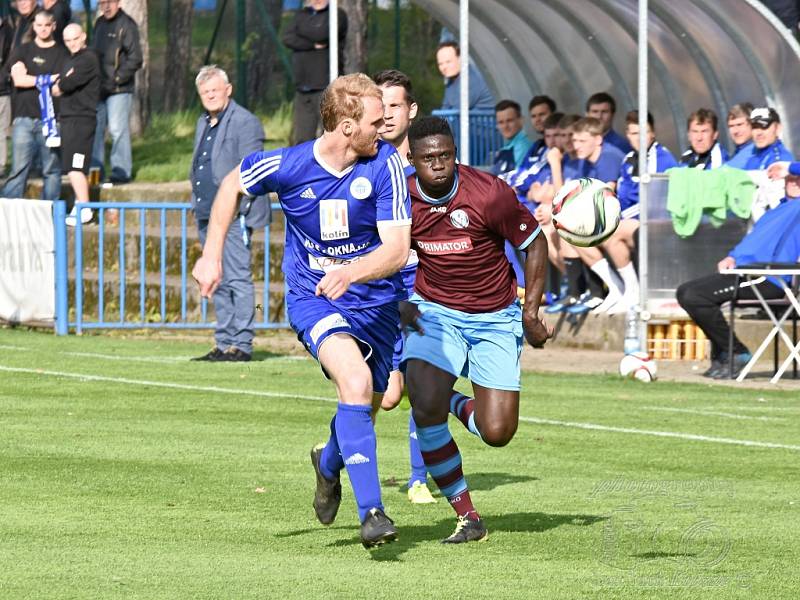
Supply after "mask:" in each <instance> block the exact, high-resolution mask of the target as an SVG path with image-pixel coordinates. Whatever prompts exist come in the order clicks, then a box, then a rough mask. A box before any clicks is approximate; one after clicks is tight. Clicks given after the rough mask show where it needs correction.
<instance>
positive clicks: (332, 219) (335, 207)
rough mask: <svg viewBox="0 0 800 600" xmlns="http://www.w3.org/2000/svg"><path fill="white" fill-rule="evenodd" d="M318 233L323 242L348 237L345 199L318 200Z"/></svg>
mask: <svg viewBox="0 0 800 600" xmlns="http://www.w3.org/2000/svg"><path fill="white" fill-rule="evenodd" d="M319 235H320V239H321V240H322V241H323V242H328V241H331V240H341V239H344V238H348V237H350V221H349V217H348V214H347V200H320V201H319Z"/></svg>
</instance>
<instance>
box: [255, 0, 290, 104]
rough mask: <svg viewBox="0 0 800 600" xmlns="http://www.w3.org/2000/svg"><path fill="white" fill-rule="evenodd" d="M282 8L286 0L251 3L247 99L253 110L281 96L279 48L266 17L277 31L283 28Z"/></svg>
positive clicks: (257, 0)
mask: <svg viewBox="0 0 800 600" xmlns="http://www.w3.org/2000/svg"><path fill="white" fill-rule="evenodd" d="M257 4H261V6H262V7H263V9H264V10H262V9H261V8H260V7H259V6H257ZM282 5H283V2H282V0H248V1H247V21H248V30H247V41H248V43H247V50H246V59H247V99H248V102H249V104H250V108H251V109H253V108H255V107H257V106H263V105H265V104H267V101H268V100H269V99H270V97H275V96H276V93H280V89H279V85H280V79H279V78H278V77H276V72H278V71H279V70H280V68H281V67H280V57H279V55H278V47H277V46H276V44H275V39H274V38H273V37H272V36H271V35H270V33H269V31H268V28H267V25H266V23H264V17H265V16H266V17H267V18H268V19H269V22H270V23H271V25H272V28H273V30H274V31H276V32H277V31H278V30H279V29H280V26H281V13H282Z"/></svg>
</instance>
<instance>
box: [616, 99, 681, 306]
mask: <svg viewBox="0 0 800 600" xmlns="http://www.w3.org/2000/svg"><path fill="white" fill-rule="evenodd" d="M625 135H627V137H628V141H629V142H630V143H631V146H632V147H633V148H634V149H633V150H631V151H630V152H629V153H628V154H627V155H626V156H625V160H623V161H622V167H620V172H619V179H618V180H617V198H618V199H619V205H620V217H621V220H620V223H619V227H617V230H616V231H615V232H614V234H613V235H612V236H611V237H610V238H609V239H608V240H606V241H605V242H603V245H602V247H603V249H604V250H605V251H606V252H607V253H608V256H609V258H610V259H611V262H612V263H614V266H615V267H616V269H617V273H619V276H620V278H621V279H622V283H623V292H622V299H621V300H620V308H627V307H632V306H636V305H638V304H639V278H638V277H637V275H636V269H635V268H634V266H633V260H632V259H633V254H634V252H635V251H636V245H635V236H636V232H637V231H638V230H639V111H638V110H632V111H630V112H629V113H628V114H627V115H625ZM677 166H678V161H677V160H675V157H674V156H673V155H672V153H671V152H670V151H669V150H668V149H667V148H666V147H665V146H662V145H661V144H659V143H658V142H657V141H656V133H655V122H654V121H653V115H651V114H650V113H647V172H648V173H651V174H652V173H663V172H664V171H666V170H667V169H671V168H673V167H677Z"/></svg>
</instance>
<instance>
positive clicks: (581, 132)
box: [565, 117, 627, 314]
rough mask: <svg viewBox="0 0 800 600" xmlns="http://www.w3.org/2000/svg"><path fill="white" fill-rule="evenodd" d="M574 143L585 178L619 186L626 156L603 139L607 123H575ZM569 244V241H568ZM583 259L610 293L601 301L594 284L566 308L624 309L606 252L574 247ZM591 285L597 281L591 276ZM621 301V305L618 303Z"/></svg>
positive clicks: (574, 311)
mask: <svg viewBox="0 0 800 600" xmlns="http://www.w3.org/2000/svg"><path fill="white" fill-rule="evenodd" d="M572 131H573V133H572V144H573V146H574V147H575V154H576V155H577V157H578V158H580V159H583V174H582V175H583V177H591V178H593V179H599V180H600V181H603V182H605V183H606V184H608V186H609V187H610V188H611V189H612V190H614V189H616V187H617V178H618V177H619V170H620V167H621V166H622V160H623V159H624V158H625V156H624V155H623V154H622V151H621V150H620V149H619V148H617V147H616V146H612V145H611V144H609V143H607V142H605V141H604V140H603V125H602V123H601V122H600V121H599V120H598V119H594V118H592V117H585V118H583V119H581V120H580V121H577V122H576V123H575V124H574V125H573V126H572ZM565 245H566V244H565ZM573 248H574V249H575V250H576V251H577V253H578V255H579V256H580V257H581V260H582V261H583V262H584V263H585V264H586V266H588V267H589V269H591V270H592V271H593V272H594V273H595V274H597V276H598V277H599V278H600V280H602V282H603V283H605V284H606V287H607V288H608V294H607V295H606V297H605V299H603V300H601V296H602V295H603V293H602V289H600V286H599V285H595V286H594V290H593V292H592V294H591V295H589V296H588V297H585V298H584V299H583V301H579V302H577V303H575V304H572V305H570V306H568V307H566V309H565V311H566V312H567V313H570V314H583V313H586V312H589V311H590V310H592V311H594V312H596V313H603V312H608V313H609V314H614V313H618V312H624V311H625V310H627V309H625V308H624V306H623V305H622V304H621V303H620V302H619V300H620V299H621V298H622V289H621V288H622V286H621V282H617V280H616V278H615V275H614V273H613V272H612V271H611V265H610V264H609V262H608V260H607V259H606V258H605V257H603V253H602V252H601V251H600V250H599V249H598V248H578V247H577V246H573ZM589 282H590V286H591V285H593V283H594V281H593V280H592V279H591V278H590V279H589ZM618 304H619V306H617V305H618Z"/></svg>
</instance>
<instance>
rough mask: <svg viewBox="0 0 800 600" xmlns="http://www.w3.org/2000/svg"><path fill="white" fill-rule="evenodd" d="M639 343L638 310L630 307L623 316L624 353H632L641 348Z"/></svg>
mask: <svg viewBox="0 0 800 600" xmlns="http://www.w3.org/2000/svg"><path fill="white" fill-rule="evenodd" d="M641 349H642V348H641V346H640V345H639V312H638V311H637V310H636V309H635V308H633V307H631V308H629V309H628V314H627V316H626V317H625V342H624V343H623V351H624V352H625V354H633V353H634V352H639V351H640V350H641Z"/></svg>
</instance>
